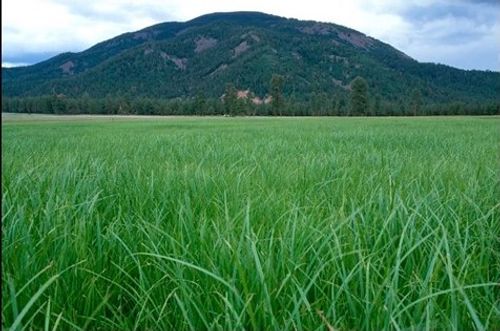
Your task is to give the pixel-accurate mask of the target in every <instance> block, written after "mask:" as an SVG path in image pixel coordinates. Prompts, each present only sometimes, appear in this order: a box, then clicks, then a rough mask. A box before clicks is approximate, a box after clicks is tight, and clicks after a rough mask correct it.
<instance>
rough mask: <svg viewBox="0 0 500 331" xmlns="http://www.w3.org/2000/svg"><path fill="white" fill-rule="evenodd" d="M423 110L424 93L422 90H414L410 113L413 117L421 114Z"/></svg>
mask: <svg viewBox="0 0 500 331" xmlns="http://www.w3.org/2000/svg"><path fill="white" fill-rule="evenodd" d="M421 108H422V93H420V90H418V89H414V90H413V91H412V93H411V99H410V111H411V113H412V115H413V116H417V115H418V114H420V111H421Z"/></svg>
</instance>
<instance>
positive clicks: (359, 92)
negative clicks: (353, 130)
mask: <svg viewBox="0 0 500 331" xmlns="http://www.w3.org/2000/svg"><path fill="white" fill-rule="evenodd" d="M350 115H353V116H359V115H368V84H367V83H366V80H364V79H363V78H361V77H356V78H355V79H354V80H353V81H352V83H351V113H350Z"/></svg>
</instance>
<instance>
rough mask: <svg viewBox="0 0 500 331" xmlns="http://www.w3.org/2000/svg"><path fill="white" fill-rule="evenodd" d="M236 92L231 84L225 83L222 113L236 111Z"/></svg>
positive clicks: (234, 112)
mask: <svg viewBox="0 0 500 331" xmlns="http://www.w3.org/2000/svg"><path fill="white" fill-rule="evenodd" d="M237 101H238V93H237V91H236V88H235V87H234V85H233V84H231V83H229V84H226V90H225V93H224V114H226V115H233V116H234V115H235V114H236V112H237V111H238V110H237V109H236V108H237Z"/></svg>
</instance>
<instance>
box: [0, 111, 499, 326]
mask: <svg viewBox="0 0 500 331" xmlns="http://www.w3.org/2000/svg"><path fill="white" fill-rule="evenodd" d="M499 125H500V120H499V118H489V119H483V118H418V119H412V118H406V119H405V118H386V119H382V118H378V119H377V118H372V119H366V118H348V119H346V118H321V119H315V118H302V119H297V118H291V119H222V118H219V119H201V118H200V119H170V120H148V121H140V120H130V121H114V122H113V121H111V120H109V119H101V120H94V121H83V120H80V121H62V122H59V121H54V122H51V121H43V122H39V121H32V122H26V121H20V122H16V121H13V122H4V123H3V127H2V129H3V133H2V209H3V210H2V211H3V214H2V215H3V216H2V232H3V236H2V244H3V252H2V262H3V270H2V276H3V281H2V299H3V308H2V321H3V327H4V328H11V329H13V330H17V329H37V330H42V329H43V330H55V329H61V330H67V329H92V330H111V329H116V330H151V329H157V330H169V329H172V330H174V329H175V330H184V329H231V330H233V329H236V330H237V329H253V330H259V329H280V330H291V329H298V330H333V329H335V330H353V329H355V330H377V329H395V330H398V329H400V330H408V329H450V330H451V329H455V330H469V329H471V330H472V329H477V330H483V329H491V330H495V329H499V328H500V299H499V298H500V286H499V283H498V282H499V279H500V239H499V233H500V209H499V202H498V197H499V196H500V192H499V177H498V171H499V170H498V169H499V167H498V165H499V164H498V161H499V160H498V151H499V150H498V148H499V141H500V137H499Z"/></svg>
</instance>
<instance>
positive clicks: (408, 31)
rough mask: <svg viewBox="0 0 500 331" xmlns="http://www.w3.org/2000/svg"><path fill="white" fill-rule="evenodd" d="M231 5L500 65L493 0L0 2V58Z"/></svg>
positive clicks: (425, 55) (438, 56)
mask: <svg viewBox="0 0 500 331" xmlns="http://www.w3.org/2000/svg"><path fill="white" fill-rule="evenodd" d="M236 10H254V11H262V12H267V13H270V14H275V15H280V16H285V17H293V18H298V19H309V20H317V21H323V22H332V23H337V24H341V25H345V26H348V27H351V28H353V29H356V30H359V31H361V32H364V33H366V34H368V35H370V36H372V37H375V38H378V39H380V40H382V41H384V42H387V43H389V44H391V45H393V46H394V47H396V48H398V49H400V50H402V51H403V52H405V53H407V54H408V55H410V56H411V57H413V58H415V59H417V60H420V61H431V62H440V63H445V64H449V65H453V66H457V67H460V68H466V69H472V68H474V69H490V70H499V69H500V61H499V54H500V50H499V48H500V46H499V42H498V40H500V36H499V33H500V32H499V31H500V26H499V24H500V23H498V22H500V1H498V0H479V1H478V0H474V1H473V0H440V1H438V0H406V1H403V0H337V1H333V0H332V1H329V2H326V1H324V0H308V1H307V2H304V1H299V0H287V1H285V0H276V1H269V0H253V1H250V0H217V1H215V0H214V1H209V0H168V1H167V0H142V1H139V0H101V1H88V0H4V1H2V37H3V38H2V51H3V52H2V62H23V63H33V62H35V61H39V60H40V57H41V56H42V55H43V54H45V55H46V56H51V55H52V54H54V53H58V52H64V51H82V50H84V49H86V48H88V47H90V46H92V45H94V44H95V43H97V42H100V41H102V40H105V39H108V38H111V37H114V36H116V35H119V34H121V33H124V32H129V31H134V30H139V29H142V28H144V27H147V26H150V25H153V24H156V23H159V22H165V21H185V20H189V19H192V18H194V17H197V16H199V15H203V14H207V13H210V12H217V11H236ZM27 54H28V55H30V56H29V57H30V58H31V59H32V60H29V59H28V57H27ZM21 58H23V59H24V60H19V59H21Z"/></svg>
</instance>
